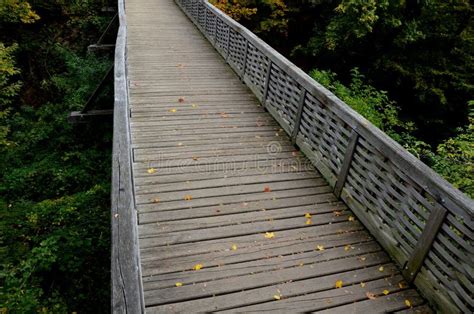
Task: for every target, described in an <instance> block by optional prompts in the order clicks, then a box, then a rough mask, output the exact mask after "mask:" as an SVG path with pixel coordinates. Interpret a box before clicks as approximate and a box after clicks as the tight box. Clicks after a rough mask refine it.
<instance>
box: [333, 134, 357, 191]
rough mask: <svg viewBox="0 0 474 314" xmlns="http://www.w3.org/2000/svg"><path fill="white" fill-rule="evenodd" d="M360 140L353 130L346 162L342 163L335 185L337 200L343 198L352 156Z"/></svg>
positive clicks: (345, 157)
mask: <svg viewBox="0 0 474 314" xmlns="http://www.w3.org/2000/svg"><path fill="white" fill-rule="evenodd" d="M358 140H359V134H358V133H357V132H356V131H355V130H352V134H351V136H350V138H349V143H348V144H347V148H346V153H345V155H344V160H343V162H342V166H341V171H340V172H339V175H338V176H337V181H336V184H335V185H334V195H336V197H337V198H339V197H340V196H341V192H342V188H343V187H344V183H346V179H347V175H348V174H349V168H350V167H351V162H352V156H353V155H354V151H355V148H356V145H357V141H358Z"/></svg>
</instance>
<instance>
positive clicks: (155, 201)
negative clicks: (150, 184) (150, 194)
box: [152, 197, 160, 203]
mask: <svg viewBox="0 0 474 314" xmlns="http://www.w3.org/2000/svg"><path fill="white" fill-rule="evenodd" d="M152 202H153V203H159V202H160V199H159V198H158V197H157V198H154V199H153V201H152Z"/></svg>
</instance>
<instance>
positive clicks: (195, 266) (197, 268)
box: [193, 264, 202, 270]
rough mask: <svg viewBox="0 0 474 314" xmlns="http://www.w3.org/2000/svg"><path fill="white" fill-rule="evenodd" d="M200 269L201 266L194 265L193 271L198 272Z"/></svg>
mask: <svg viewBox="0 0 474 314" xmlns="http://www.w3.org/2000/svg"><path fill="white" fill-rule="evenodd" d="M201 268H202V264H196V265H194V267H193V270H200V269H201Z"/></svg>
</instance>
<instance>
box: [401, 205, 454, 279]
mask: <svg viewBox="0 0 474 314" xmlns="http://www.w3.org/2000/svg"><path fill="white" fill-rule="evenodd" d="M446 213H447V210H446V209H445V208H444V207H443V206H442V205H439V204H437V206H435V208H434V209H433V211H432V212H431V214H430V216H429V217H428V220H427V221H426V225H425V228H424V229H423V232H422V233H421V236H420V238H419V239H418V242H417V243H416V245H415V248H414V249H413V253H412V254H411V256H410V258H409V259H408V261H407V263H406V265H405V267H404V268H403V272H402V273H403V276H404V277H405V279H406V280H407V281H408V282H410V283H411V282H413V281H414V280H415V278H416V275H417V274H418V272H419V271H420V269H421V266H422V265H423V262H424V260H425V258H426V255H427V254H428V252H429V251H430V248H431V246H432V245H433V242H434V240H435V238H436V235H437V234H438V231H439V229H440V228H441V226H442V225H443V221H444V218H445V217H446Z"/></svg>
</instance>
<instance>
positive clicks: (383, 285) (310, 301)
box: [224, 269, 403, 313]
mask: <svg viewBox="0 0 474 314" xmlns="http://www.w3.org/2000/svg"><path fill="white" fill-rule="evenodd" d="M371 270H372V272H373V273H371V275H372V276H373V277H368V276H366V277H365V278H363V279H361V282H362V280H363V284H364V287H361V284H360V283H353V282H351V283H352V285H347V284H346V283H344V282H343V284H344V288H343V289H336V288H334V287H333V289H329V290H324V291H320V292H316V293H307V294H305V295H301V296H296V297H287V296H285V295H282V299H281V300H279V301H278V302H275V300H272V301H267V302H265V303H260V304H256V305H251V306H244V307H239V308H238V311H239V312H240V311H242V312H264V311H271V312H272V313H289V312H292V311H294V310H295V305H296V304H297V306H296V309H297V310H298V312H301V313H303V312H304V313H309V312H313V311H321V310H325V309H331V308H335V307H337V306H340V305H345V304H350V303H355V302H357V301H362V300H367V294H368V293H372V294H374V295H375V296H376V297H377V296H381V295H383V293H382V291H384V290H388V291H390V293H393V292H398V291H400V290H403V289H400V288H399V286H398V283H400V282H402V281H403V277H402V276H400V275H395V276H393V277H385V278H381V279H378V278H380V277H381V276H380V274H377V273H375V272H374V270H373V269H371ZM361 273H363V272H361ZM357 277H359V274H357ZM374 279H375V280H374ZM236 310H237V309H231V310H227V311H224V313H225V312H233V311H236Z"/></svg>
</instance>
